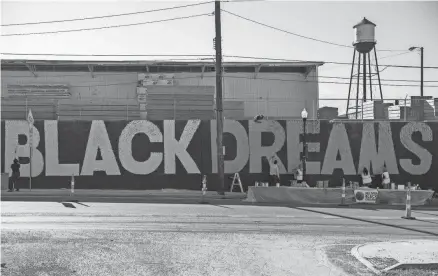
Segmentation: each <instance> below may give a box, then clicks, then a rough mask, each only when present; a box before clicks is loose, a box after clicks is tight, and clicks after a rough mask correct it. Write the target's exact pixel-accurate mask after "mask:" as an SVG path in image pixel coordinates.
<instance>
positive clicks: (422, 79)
mask: <svg viewBox="0 0 438 276" xmlns="http://www.w3.org/2000/svg"><path fill="white" fill-rule="evenodd" d="M416 49H420V55H421V84H420V97H421V98H420V102H421V109H420V121H423V120H424V99H423V97H424V91H423V88H424V85H423V84H424V65H423V61H424V47H410V48H409V51H413V50H416Z"/></svg>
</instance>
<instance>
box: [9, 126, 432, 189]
mask: <svg viewBox="0 0 438 276" xmlns="http://www.w3.org/2000/svg"><path fill="white" fill-rule="evenodd" d="M307 124H308V125H307V138H306V140H307V141H308V158H307V160H308V161H307V174H308V176H309V178H308V179H309V180H310V183H311V184H312V183H313V185H314V184H315V181H317V180H330V182H331V184H330V186H339V185H341V182H340V179H341V177H342V176H343V175H345V176H346V178H347V180H355V181H358V180H359V177H360V176H358V174H359V173H360V171H361V170H362V168H363V167H367V168H368V169H369V171H370V172H371V173H372V174H380V173H381V172H382V169H383V165H384V164H385V165H386V167H387V169H388V172H389V173H390V175H391V180H392V181H394V183H396V184H406V183H407V182H408V181H411V183H412V184H420V186H421V187H422V188H423V189H429V188H434V189H438V182H437V181H436V179H437V177H438V147H437V146H436V144H437V141H436V140H437V139H438V122H429V123H423V122H388V121H386V122H365V123H363V122H362V123H359V122H347V123H334V124H333V123H330V122H329V121H312V120H309V121H308V122H307ZM302 131H303V127H302V121H301V120H290V121H263V122H262V123H255V122H253V121H252V120H249V121H244V120H241V121H233V120H226V121H225V125H224V146H225V173H227V174H232V173H235V172H239V173H240V177H241V179H242V181H243V185H244V186H245V188H246V187H248V186H253V185H254V181H263V180H267V177H268V172H269V164H268V162H267V161H266V159H265V158H264V157H265V156H272V155H273V154H276V156H277V157H278V160H279V168H280V173H281V174H282V177H281V181H282V185H288V184H289V180H290V179H292V174H293V172H294V170H295V169H296V168H297V166H298V165H299V164H300V154H301V150H302V143H301V141H302ZM138 134H141V135H138ZM28 135H29V128H28V124H27V122H26V121H24V120H23V121H2V123H1V164H3V166H2V172H9V171H10V165H11V164H12V160H13V159H14V158H15V157H18V158H19V159H20V162H21V163H22V169H21V175H22V176H23V178H22V180H21V185H23V186H22V187H27V186H26V185H28V178H27V177H28V176H29V172H30V170H29V158H28V157H29V152H30V151H29V145H28V144H27V143H28V139H27V137H28ZM148 137H149V138H148ZM32 145H33V157H32V176H33V177H34V178H33V180H32V186H33V187H34V188H67V187H68V185H69V180H70V177H71V175H72V174H73V175H75V176H76V178H75V179H76V188H78V189H161V188H176V189H193V190H199V189H200V185H201V180H202V175H207V176H208V185H209V190H215V189H217V188H218V182H217V165H216V164H217V163H216V162H217V157H216V153H217V150H216V121H200V120H189V121H184V120H180V121H173V120H166V121H146V120H136V121H111V122H108V121H88V122H87V121H78V122H62V121H60V122H58V121H56V120H51V121H36V122H35V127H34V129H33V140H32ZM15 152H16V154H15ZM226 181H227V185H229V184H230V183H229V182H230V181H229V180H226Z"/></svg>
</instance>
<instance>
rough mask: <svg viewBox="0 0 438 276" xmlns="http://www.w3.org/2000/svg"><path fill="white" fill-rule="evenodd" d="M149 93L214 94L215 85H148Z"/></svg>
mask: <svg viewBox="0 0 438 276" xmlns="http://www.w3.org/2000/svg"><path fill="white" fill-rule="evenodd" d="M147 89H148V95H154V94H172V95H183V94H185V95H188V94H191V95H214V93H215V87H214V86H189V85H187V86H186V85H184V86H147Z"/></svg>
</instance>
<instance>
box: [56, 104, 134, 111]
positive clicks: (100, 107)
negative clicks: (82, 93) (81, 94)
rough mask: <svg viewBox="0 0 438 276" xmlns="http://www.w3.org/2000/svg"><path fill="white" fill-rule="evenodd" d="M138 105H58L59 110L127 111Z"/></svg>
mask: <svg viewBox="0 0 438 276" xmlns="http://www.w3.org/2000/svg"><path fill="white" fill-rule="evenodd" d="M138 109H139V108H138V106H132V107H130V106H128V107H127V106H124V105H111V106H108V105H85V106H77V105H60V106H59V107H58V110H59V111H76V110H78V111H79V110H82V111H100V110H101V111H111V110H114V111H125V112H126V110H138Z"/></svg>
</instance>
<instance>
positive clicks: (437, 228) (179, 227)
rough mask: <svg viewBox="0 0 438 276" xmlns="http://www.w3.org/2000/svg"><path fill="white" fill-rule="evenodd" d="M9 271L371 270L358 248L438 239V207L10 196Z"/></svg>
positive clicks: (5, 245)
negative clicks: (408, 210) (356, 254)
mask: <svg viewBox="0 0 438 276" xmlns="http://www.w3.org/2000/svg"><path fill="white" fill-rule="evenodd" d="M1 207H2V210H1V213H2V219H1V220H2V225H1V230H2V231H1V238H2V253H4V254H2V263H3V262H4V263H6V267H5V268H2V275H300V276H305V275H321V276H324V275H331V276H334V275H361V276H362V275H372V274H371V273H370V272H368V271H367V270H366V268H365V267H363V266H362V265H361V264H360V263H359V262H358V261H356V260H355V259H354V258H352V257H351V256H350V254H349V250H350V249H351V248H352V247H354V246H355V245H358V244H362V243H366V242H374V241H388V240H400V239H416V238H418V239H437V238H438V211H430V210H427V211H416V212H413V215H414V216H416V218H417V220H414V221H411V220H403V219H401V218H400V217H401V216H402V215H403V212H401V211H400V210H379V209H376V210H374V209H336V208H330V209H326V208H288V207H268V206H239V205H210V204H202V205H194V204H192V205H183V204H137V203H92V202H91V203H90V202H87V203H64V204H61V203H56V202H2V203H1Z"/></svg>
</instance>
